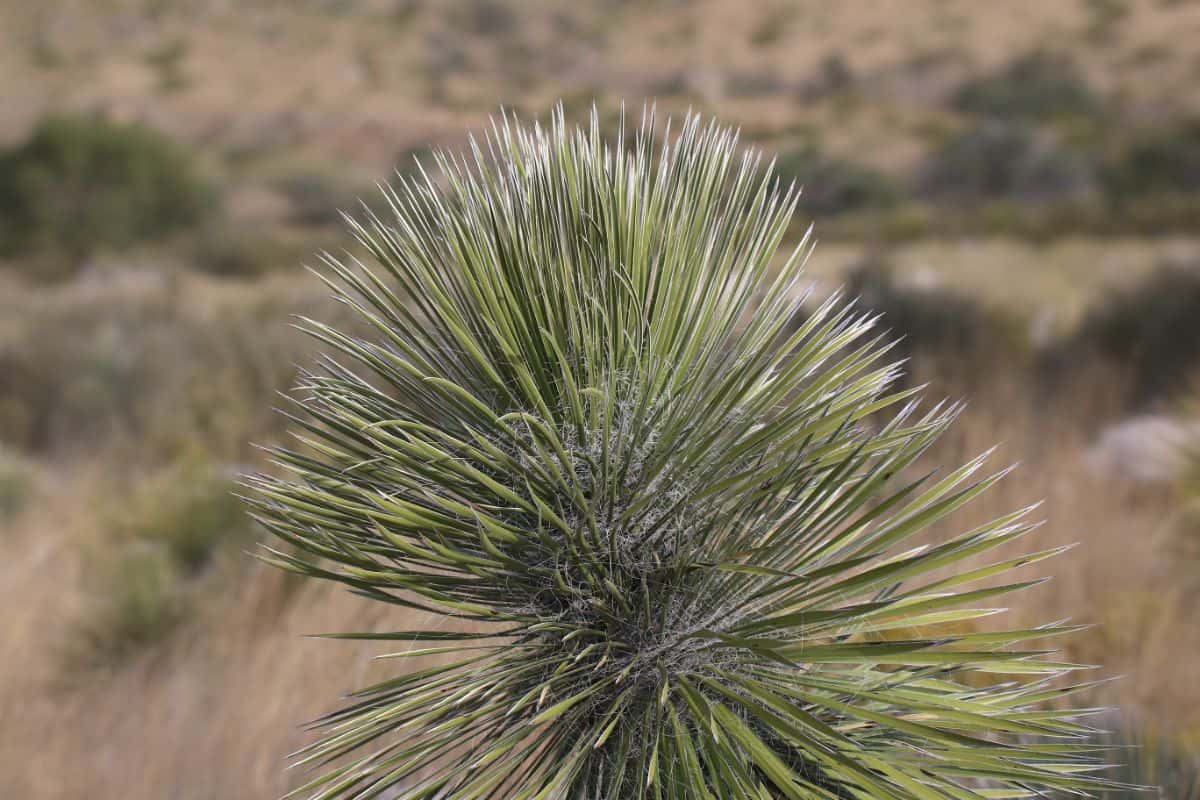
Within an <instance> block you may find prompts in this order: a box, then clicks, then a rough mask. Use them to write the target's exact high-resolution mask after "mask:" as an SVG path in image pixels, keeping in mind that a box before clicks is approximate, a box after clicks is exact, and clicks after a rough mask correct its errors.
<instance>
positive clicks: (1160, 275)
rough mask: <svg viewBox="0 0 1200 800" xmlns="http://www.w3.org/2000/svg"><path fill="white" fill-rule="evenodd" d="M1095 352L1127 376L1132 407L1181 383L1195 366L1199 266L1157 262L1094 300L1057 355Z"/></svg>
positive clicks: (1199, 364) (1198, 364)
mask: <svg viewBox="0 0 1200 800" xmlns="http://www.w3.org/2000/svg"><path fill="white" fill-rule="evenodd" d="M1097 356H1098V357H1100V358H1102V359H1105V360H1107V361H1110V362H1114V363H1115V364H1117V365H1119V366H1120V367H1121V368H1122V370H1123V371H1124V372H1126V373H1127V374H1128V375H1129V376H1130V378H1129V379H1130V386H1129V391H1130V400H1131V402H1132V403H1133V404H1134V405H1136V406H1141V405H1145V404H1148V403H1151V402H1154V401H1156V400H1160V399H1163V398H1166V397H1169V396H1171V395H1173V394H1174V393H1176V392H1177V391H1179V390H1181V389H1184V388H1186V386H1187V383H1188V381H1189V380H1191V379H1192V377H1193V376H1194V375H1195V374H1196V371H1197V370H1200V265H1196V264H1191V265H1175V266H1165V267H1162V268H1160V269H1159V270H1157V271H1156V272H1154V273H1153V274H1151V275H1150V276H1149V277H1148V278H1146V279H1144V280H1143V281H1141V282H1140V283H1138V284H1136V285H1134V286H1132V287H1130V288H1127V289H1123V290H1119V291H1113V292H1110V293H1109V294H1108V296H1107V297H1105V298H1104V299H1103V300H1101V301H1100V302H1098V303H1097V304H1096V305H1094V306H1093V307H1092V308H1091V309H1090V310H1089V311H1088V312H1087V313H1086V314H1085V315H1084V318H1083V321H1082V322H1081V323H1080V325H1079V328H1078V330H1077V331H1076V332H1075V334H1074V335H1073V336H1072V337H1071V339H1070V341H1069V342H1067V343H1065V345H1064V346H1063V351H1062V352H1061V353H1060V355H1059V359H1060V361H1061V362H1072V361H1074V362H1081V361H1085V360H1087V359H1089V358H1094V357H1097Z"/></svg>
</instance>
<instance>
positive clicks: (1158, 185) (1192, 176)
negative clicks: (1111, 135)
mask: <svg viewBox="0 0 1200 800" xmlns="http://www.w3.org/2000/svg"><path fill="white" fill-rule="evenodd" d="M1104 183H1105V187H1106V189H1107V190H1108V192H1109V196H1110V197H1111V199H1112V201H1113V202H1114V204H1116V205H1118V206H1124V205H1129V206H1137V205H1140V204H1143V203H1145V202H1147V197H1148V196H1150V195H1190V196H1192V197H1193V198H1195V197H1196V196H1197V195H1200V119H1193V120H1188V121H1186V122H1183V123H1180V124H1179V125H1176V126H1173V127H1167V128H1163V129H1158V130H1151V131H1147V132H1144V133H1142V134H1140V135H1137V136H1135V137H1133V139H1132V140H1131V141H1130V142H1128V143H1127V144H1125V145H1124V146H1122V147H1120V148H1118V149H1117V150H1116V152H1115V153H1114V154H1113V155H1112V156H1111V157H1110V159H1109V160H1108V163H1107V164H1106V167H1105V171H1104Z"/></svg>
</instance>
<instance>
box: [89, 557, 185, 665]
mask: <svg viewBox="0 0 1200 800" xmlns="http://www.w3.org/2000/svg"><path fill="white" fill-rule="evenodd" d="M95 564H99V565H100V566H99V567H97V568H96V569H95V570H94V573H93V575H92V576H91V582H92V584H93V587H94V588H95V589H96V591H95V593H94V596H93V598H92V599H91V601H90V604H89V608H88V614H87V616H86V618H85V619H84V620H83V621H82V622H81V624H80V625H79V626H78V630H77V631H76V634H77V635H76V636H75V637H73V639H72V646H71V652H70V653H69V654H68V655H69V656H70V658H71V659H72V660H74V661H77V662H79V663H80V664H82V665H84V666H89V667H91V666H104V665H108V664H112V663H115V662H119V661H121V660H123V659H124V658H126V657H128V656H131V655H133V654H135V653H137V652H139V651H140V650H142V649H143V648H145V647H147V646H150V645H153V644H155V643H157V642H159V641H161V640H162V639H163V638H164V637H165V636H167V635H168V634H169V633H170V632H171V631H172V630H174V629H175V627H176V625H177V624H178V623H179V622H180V621H181V620H182V619H183V618H184V616H185V613H186V601H185V599H184V597H183V596H182V595H181V593H180V592H179V588H178V586H179V581H180V576H179V574H178V570H177V569H176V567H175V565H174V564H173V563H172V561H171V559H170V557H169V556H168V555H167V554H166V553H165V552H163V551H162V550H161V549H158V548H155V547H151V546H142V547H124V548H121V549H120V551H119V552H118V553H116V554H113V555H109V556H108V557H107V558H105V559H103V560H101V561H99V562H95Z"/></svg>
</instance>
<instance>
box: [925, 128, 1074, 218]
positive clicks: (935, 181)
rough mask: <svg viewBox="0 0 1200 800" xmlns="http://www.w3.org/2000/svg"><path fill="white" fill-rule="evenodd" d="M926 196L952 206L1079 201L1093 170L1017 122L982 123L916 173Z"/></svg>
mask: <svg viewBox="0 0 1200 800" xmlns="http://www.w3.org/2000/svg"><path fill="white" fill-rule="evenodd" d="M917 183H918V187H919V188H920V190H921V191H922V193H923V194H925V195H926V196H928V197H931V198H933V199H934V200H938V201H942V202H952V203H955V204H961V203H972V204H982V203H986V202H989V201H995V200H1000V199H1004V200H1012V201H1016V202H1020V203H1063V202H1079V201H1082V200H1084V199H1086V198H1088V197H1089V196H1090V195H1091V194H1092V193H1093V191H1094V189H1095V184H1096V177H1095V168H1094V166H1093V165H1092V163H1091V160H1090V159H1089V158H1087V157H1086V156H1084V155H1082V154H1080V153H1077V152H1068V151H1064V150H1063V149H1062V148H1061V147H1059V146H1058V145H1057V144H1056V142H1055V141H1054V140H1053V139H1052V138H1050V137H1048V136H1047V135H1044V134H1041V133H1039V132H1038V131H1037V130H1036V129H1034V128H1032V127H1030V126H1029V125H1026V124H1022V123H1011V122H1000V121H997V120H984V121H982V122H980V123H978V124H976V125H974V126H972V127H970V128H968V129H967V130H965V131H963V132H962V133H960V134H959V135H957V136H954V137H952V138H950V139H949V140H947V141H946V142H945V143H944V144H943V145H942V146H941V147H940V148H938V149H937V150H935V151H934V152H933V153H931V154H930V155H929V156H928V157H927V159H926V160H925V162H924V164H923V165H922V167H921V169H920V174H919V175H918V178H917Z"/></svg>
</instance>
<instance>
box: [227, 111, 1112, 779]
mask: <svg viewBox="0 0 1200 800" xmlns="http://www.w3.org/2000/svg"><path fill="white" fill-rule="evenodd" d="M651 125H652V123H650V122H648V123H647V126H646V127H645V128H643V130H642V131H641V133H640V134H639V136H638V140H637V142H636V144H635V146H634V147H633V148H632V149H631V150H626V149H624V148H623V147H620V146H618V147H616V148H614V147H612V146H611V145H606V144H605V140H604V139H603V138H602V136H601V134H600V125H599V121H598V120H597V119H593V121H592V123H591V124H590V125H589V126H587V127H585V128H583V129H579V128H575V127H574V126H568V125H567V124H566V123H565V122H564V119H563V116H562V113H561V111H560V112H559V113H558V114H556V115H555V118H554V120H553V121H552V122H551V124H550V125H548V126H546V127H542V128H539V129H536V130H535V129H531V128H528V127H526V126H524V125H522V124H520V123H517V122H512V121H508V122H506V123H505V124H504V125H503V126H502V127H500V128H499V130H497V131H496V132H495V133H494V134H493V135H492V138H491V139H490V140H489V141H488V142H487V143H486V145H485V146H483V147H481V150H482V151H483V152H492V153H495V154H496V157H495V159H494V160H493V159H482V160H481V161H480V162H478V163H470V164H469V165H468V164H466V163H463V162H461V161H456V162H454V163H453V164H446V165H445V169H446V170H447V172H448V174H447V175H445V176H444V178H445V184H444V185H445V187H446V188H445V189H444V191H440V190H438V188H437V185H436V184H435V185H426V186H425V187H423V188H422V189H420V190H419V191H418V192H417V193H415V194H414V195H403V196H405V197H414V198H416V199H412V200H402V201H401V206H400V208H399V210H398V213H397V216H396V217H394V218H393V221H392V222H391V223H382V222H380V223H378V224H371V225H361V226H356V227H355V233H356V234H357V238H358V240H359V242H360V244H361V245H362V247H363V248H364V250H365V251H366V252H367V253H368V254H369V257H368V259H367V261H369V262H370V264H371V265H372V266H370V267H367V266H364V265H360V264H358V263H357V262H356V263H354V264H341V263H338V262H337V261H335V260H332V259H331V260H330V262H329V264H328V267H329V271H330V273H331V274H330V278H331V280H332V281H333V282H334V283H335V284H336V285H338V286H339V290H338V292H339V295H340V297H341V299H342V300H344V301H345V302H346V303H347V304H348V305H350V306H351V307H352V308H355V309H356V310H357V311H358V312H359V313H360V314H361V316H362V318H363V319H364V320H365V321H367V322H368V323H369V325H370V327H369V329H368V330H367V331H366V332H364V333H363V334H361V335H359V334H354V333H350V332H346V331H344V330H339V329H338V328H337V327H333V326H329V325H323V324H321V323H318V322H313V323H310V330H311V331H312V333H313V334H314V335H315V336H317V337H318V338H319V339H320V340H322V341H324V342H328V343H330V344H331V345H332V346H333V347H334V348H335V349H336V351H337V358H336V359H329V360H327V361H325V362H324V364H323V366H322V368H321V369H320V370H319V371H318V372H316V373H315V374H312V375H309V376H307V377H306V379H305V380H304V383H303V386H302V394H300V395H299V396H298V398H297V399H298V401H299V402H300V404H301V405H302V407H303V409H304V410H305V412H306V413H304V414H303V415H301V416H300V417H299V418H298V419H297V424H298V425H299V426H300V427H301V428H302V430H303V437H304V439H305V441H306V446H305V448H304V450H303V451H298V450H294V449H284V448H280V449H277V450H275V451H274V456H275V458H276V460H277V463H278V464H279V465H280V467H281V468H282V469H283V470H284V471H283V472H282V473H280V474H277V475H274V476H260V477H258V478H255V479H253V480H251V481H250V482H249V483H250V486H251V488H252V489H253V490H254V499H253V501H252V502H253V505H254V507H255V508H256V510H257V511H258V512H259V514H260V515H261V516H262V518H263V519H264V520H265V521H266V524H267V525H268V526H269V529H270V530H271V531H272V532H273V533H274V534H275V535H276V536H277V537H278V539H279V540H280V541H281V542H283V543H284V544H285V545H287V546H286V547H285V548H282V549H279V550H275V549H272V550H269V551H267V552H266V553H265V554H264V558H266V559H267V560H268V561H270V562H271V563H274V564H276V565H278V566H280V567H283V568H285V569H289V570H292V571H294V572H296V573H298V574H301V575H307V576H310V577H317V578H321V579H327V580H332V581H337V582H340V583H342V584H343V585H345V586H347V587H349V588H350V589H351V590H353V591H354V592H356V593H358V594H360V595H362V596H365V597H368V598H371V599H373V600H375V601H378V602H380V603H387V604H392V605H394V606H395V607H396V609H397V613H398V618H400V619H404V618H411V616H410V613H411V611H410V610H411V609H419V610H420V611H422V612H427V613H428V614H430V615H432V616H424V615H422V616H421V617H420V619H421V624H420V626H419V629H416V630H383V631H367V632H364V633H362V634H358V636H362V637H363V638H368V639H381V640H388V641H394V642H395V643H396V647H397V650H398V651H399V652H397V653H395V656H396V657H397V658H404V657H411V656H429V655H436V656H438V658H437V660H436V661H433V662H427V664H426V665H423V667H424V668H422V669H419V670H418V671H416V672H412V671H405V672H403V673H402V674H400V675H398V676H396V677H394V678H392V679H389V680H386V681H384V682H382V683H380V684H377V685H375V686H372V687H369V688H366V689H364V690H361V691H359V692H357V693H356V694H355V698H354V700H353V701H352V702H351V703H350V704H348V705H347V706H346V707H345V708H344V709H343V710H341V711H338V712H335V713H333V714H330V715H329V716H327V717H325V718H324V720H323V721H322V722H323V723H324V725H325V726H326V727H327V730H328V731H329V732H328V736H327V737H326V738H325V739H323V740H321V741H318V742H316V743H314V744H312V745H311V746H309V747H307V748H305V750H304V751H303V752H302V753H301V755H300V757H299V758H300V760H301V761H302V762H304V763H311V764H328V763H329V761H330V760H331V759H338V764H337V765H336V766H334V767H331V768H330V771H329V772H328V773H327V774H325V775H322V776H319V777H317V778H316V779H315V780H314V781H313V782H312V784H310V786H309V787H306V789H313V790H316V791H318V792H320V794H321V796H322V797H324V798H327V799H328V800H332V798H349V797H364V798H365V797H387V796H391V795H394V794H397V793H399V794H400V795H402V796H406V797H411V798H417V797H422V798H434V797H437V798H441V799H442V800H465V798H482V797H511V798H517V797H521V798H535V797H536V798H580V800H582V799H583V798H587V799H588V800H627V799H633V800H637V799H641V800H650V799H651V798H654V800H683V799H684V798H688V800H690V799H691V798H710V799H711V798H739V800H740V798H761V800H768V798H777V797H778V798H783V797H786V798H792V800H807V799H808V798H826V799H832V798H860V799H865V798H888V800H918V799H920V800H932V798H968V797H976V798H978V797H1018V796H1028V795H1030V794H1041V795H1043V796H1044V795H1045V794H1046V793H1047V792H1049V791H1051V790H1054V789H1066V790H1073V791H1075V792H1076V793H1077V794H1080V795H1084V794H1086V793H1089V792H1090V791H1092V790H1096V789H1100V788H1104V784H1103V783H1102V782H1101V781H1099V780H1097V779H1095V778H1094V777H1092V776H1091V773H1092V772H1093V771H1095V770H1097V769H1098V768H1099V766H1098V762H1099V759H1100V758H1101V756H1100V755H1098V754H1097V753H1095V751H1093V750H1091V749H1089V748H1087V747H1086V746H1085V737H1084V732H1085V731H1086V729H1085V728H1084V727H1082V726H1081V725H1079V724H1078V723H1077V721H1076V718H1077V717H1078V716H1079V714H1078V713H1077V712H1074V711H1072V710H1070V709H1064V708H1059V707H1056V706H1049V707H1047V705H1046V703H1045V701H1047V700H1059V699H1060V698H1062V697H1063V696H1065V695H1070V694H1071V693H1072V691H1073V689H1072V688H1071V684H1070V683H1069V682H1068V678H1067V674H1068V673H1069V672H1070V670H1071V669H1072V667H1071V666H1070V665H1065V664H1062V663H1058V662H1056V661H1050V660H1047V656H1048V654H1049V653H1052V652H1053V651H1052V650H1043V649H1041V642H1042V641H1044V640H1045V639H1047V637H1055V636H1058V635H1059V634H1065V633H1068V632H1070V631H1072V630H1075V628H1072V627H1071V626H1064V625H1062V624H1056V623H1055V624H1049V625H1045V626H1040V627H1035V628H1032V629H1025V630H1009V631H1006V630H1002V629H1001V628H1000V627H997V626H993V625H989V626H987V628H986V629H980V630H976V629H975V628H974V626H972V625H970V624H969V623H970V622H971V621H972V620H974V619H978V618H980V617H981V616H986V615H989V614H991V613H992V612H993V611H996V610H997V609H995V608H990V606H991V603H992V601H993V600H994V599H995V598H998V597H1001V596H1004V595H1006V594H1008V593H1010V592H1015V591H1018V590H1020V589H1023V588H1026V587H1028V586H1030V585H1032V584H1033V583H1037V581H1030V582H1025V581H1024V578H1025V577H1027V574H1026V573H1024V572H1023V573H1022V575H1021V577H1022V580H1021V581H1016V578H1015V576H1014V577H1011V578H1009V577H1008V576H1009V575H1011V573H1010V570H1012V569H1016V568H1018V567H1025V566H1027V565H1029V564H1031V563H1032V562H1036V561H1039V560H1040V559H1042V558H1045V557H1048V556H1050V555H1052V554H1054V553H1056V552H1059V550H1058V549H1054V550H1047V551H1042V552H1038V553H1035V554H1025V555H1018V554H1019V553H1027V551H1026V550H1025V549H1023V548H1021V547H1020V545H1019V544H1017V545H1015V549H1014V546H1010V545H1014V543H1015V540H1016V539H1017V538H1019V537H1021V536H1023V535H1025V534H1027V533H1029V532H1030V531H1032V530H1033V528H1035V527H1036V525H1035V524H1033V523H1032V522H1031V521H1028V520H1027V518H1026V512H1025V511H1017V512H1015V513H1012V514H1006V515H1005V516H1003V517H1001V518H999V519H996V520H993V521H991V522H987V523H984V524H983V525H980V526H978V527H973V528H972V529H971V530H969V531H967V532H965V533H962V534H957V535H955V534H949V535H947V536H945V537H939V538H938V539H936V540H934V539H931V538H929V537H928V536H925V535H924V534H925V533H926V532H927V531H928V528H929V526H931V525H934V524H935V523H937V522H939V521H940V520H942V519H943V518H944V517H945V516H946V515H948V514H950V513H951V512H952V511H953V510H954V509H956V508H958V507H959V506H961V505H962V504H964V503H966V502H968V501H969V500H971V499H972V498H974V497H975V496H977V495H978V494H980V493H982V492H983V491H985V490H986V489H987V488H988V487H990V486H992V485H993V484H994V483H995V482H996V481H998V480H999V479H1000V477H1001V475H1002V474H1003V473H1002V472H1001V473H996V474H992V475H989V476H987V477H982V478H981V477H978V476H979V475H982V474H986V473H980V472H979V470H980V469H982V468H983V465H984V462H985V458H986V457H985V456H981V457H979V458H977V459H974V460H972V461H971V462H970V463H969V464H967V465H966V466H964V467H962V468H961V469H955V470H951V471H949V472H948V473H947V474H945V475H941V474H939V475H938V476H937V477H927V479H922V478H920V477H919V476H920V475H921V474H926V475H928V473H926V470H925V468H924V467H925V465H924V464H921V465H918V464H917V459H918V458H919V457H920V456H921V454H922V453H925V452H926V451H927V449H928V448H929V447H930V446H931V445H932V444H933V443H934V441H935V440H936V439H937V437H938V436H939V435H940V434H941V433H942V432H943V431H945V430H946V429H947V427H948V426H949V425H950V424H951V422H952V420H953V418H954V416H955V414H956V411H955V409H953V408H947V407H945V406H942V405H940V404H938V405H935V406H933V407H930V408H925V409H919V408H918V404H917V401H916V399H915V398H913V395H912V393H910V392H906V391H900V390H898V389H897V388H896V387H895V386H894V382H895V379H896V378H897V375H898V372H899V368H898V366H897V365H896V364H889V363H887V361H886V360H885V358H884V352H883V350H882V349H881V344H880V343H879V342H878V341H877V340H876V339H875V338H874V336H875V334H874V333H873V331H874V330H875V328H874V320H873V318H872V317H870V315H865V314H860V313H858V312H856V311H854V310H853V309H851V308H848V307H847V306H846V304H844V303H843V302H841V300H840V299H839V298H832V299H830V301H829V302H827V303H825V304H824V305H822V306H821V308H820V309H819V310H817V311H815V312H813V313H812V314H811V315H809V317H808V318H807V320H806V321H805V322H804V323H803V324H801V325H800V326H799V327H798V328H797V329H796V330H794V331H793V332H791V333H788V332H787V326H788V323H789V321H790V320H791V318H792V316H793V314H794V313H795V311H796V308H797V306H798V304H799V302H800V301H799V299H798V298H797V296H796V294H795V293H794V289H795V288H796V285H797V281H798V280H799V279H800V277H801V276H800V273H799V270H800V269H801V266H800V265H801V264H802V263H803V260H804V259H803V256H804V255H805V254H806V252H807V245H805V244H800V245H799V246H798V247H797V248H796V250H795V251H794V253H793V254H792V256H793V257H792V258H788V259H782V258H777V255H779V254H778V252H777V250H778V245H779V243H780V240H781V239H782V237H783V235H784V234H785V233H786V231H787V230H788V228H789V225H790V223H791V217H792V213H791V212H792V209H793V204H792V201H793V200H794V199H795V197H794V194H792V193H791V192H788V191H785V192H783V194H782V195H781V194H779V193H778V188H777V187H778V184H777V183H776V184H774V186H775V187H776V188H774V189H772V188H769V187H770V186H771V185H772V184H770V183H764V182H763V181H761V180H760V177H761V176H760V175H758V174H757V173H756V172H755V170H754V169H753V168H752V167H751V164H753V163H754V162H753V160H752V159H743V158H741V157H739V150H738V144H737V140H736V137H735V136H733V135H732V134H731V133H730V132H729V131H727V130H724V129H722V128H720V127H718V126H716V125H715V124H713V125H708V124H705V123H703V122H702V121H701V120H700V119H699V118H698V117H695V116H689V117H688V118H687V119H686V120H685V121H684V123H683V125H682V126H681V127H680V128H679V129H677V130H678V136H677V137H675V138H673V139H672V140H671V142H670V145H671V146H670V148H669V149H668V148H663V147H660V146H658V145H656V144H655V142H656V141H657V137H656V136H655V135H653V133H652V131H651V127H650V126H651ZM451 265H452V266H451ZM339 327H340V326H339ZM994 548H1002V549H999V550H995V549H994ZM997 553H1003V555H1002V556H1000V555H996V554H997ZM993 558H1000V559H1003V560H1000V561H998V562H995V561H993V560H992V559H993ZM983 565H987V566H983ZM977 581H986V583H985V584H984V586H983V588H979V585H978V584H977V583H976V582H977ZM1014 581H1015V582H1014ZM984 601H986V604H985V606H987V607H985V608H982V609H980V608H977V604H979V603H981V602H984ZM433 620H437V622H435V621H433ZM889 631H890V632H897V631H901V632H903V633H900V634H897V636H896V637H895V638H893V637H892V636H889V635H884V634H886V633H887V632H889ZM347 636H348V638H356V635H355V634H347ZM1027 640H1036V642H1037V647H1036V649H1024V648H1023V647H1022V646H1021V644H1019V643H1022V642H1026V641H1027ZM422 642H426V643H428V646H426V645H424V644H421V643H422ZM375 747H378V749H374V750H373V748H375ZM343 757H346V759H347V760H345V761H343V760H341V759H342V758H343Z"/></svg>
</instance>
